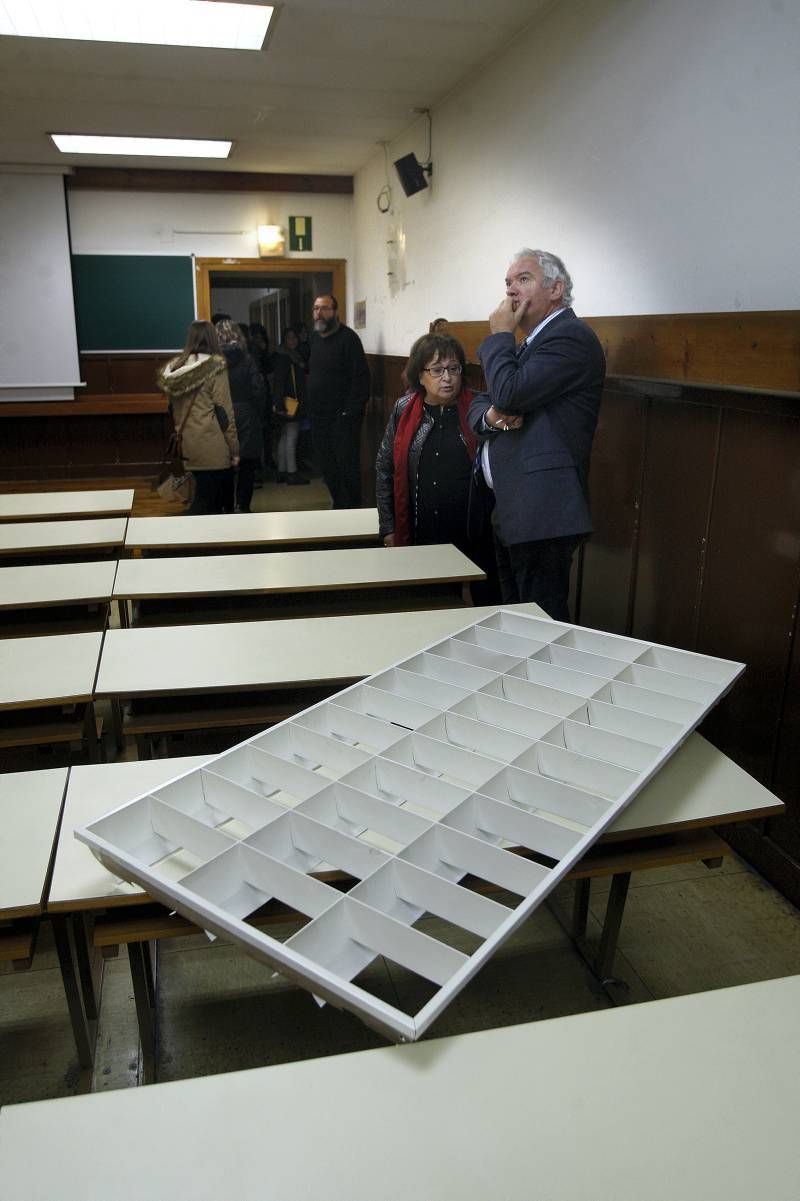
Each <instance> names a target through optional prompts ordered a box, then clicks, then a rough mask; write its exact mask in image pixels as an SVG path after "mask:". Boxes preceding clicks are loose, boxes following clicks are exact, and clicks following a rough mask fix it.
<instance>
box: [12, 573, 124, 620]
mask: <svg viewBox="0 0 800 1201" xmlns="http://www.w3.org/2000/svg"><path fill="white" fill-rule="evenodd" d="M116 570H117V564H116V563H115V562H113V561H112V562H108V561H103V562H100V563H42V564H32V565H31V566H30V567H0V609H28V608H35V607H38V606H40V605H41V606H44V605H65V604H71V603H73V602H74V603H76V604H77V603H81V602H87V603H88V602H90V601H107V600H110V599H111V595H112V592H113V590H114V573H115V572H116Z"/></svg>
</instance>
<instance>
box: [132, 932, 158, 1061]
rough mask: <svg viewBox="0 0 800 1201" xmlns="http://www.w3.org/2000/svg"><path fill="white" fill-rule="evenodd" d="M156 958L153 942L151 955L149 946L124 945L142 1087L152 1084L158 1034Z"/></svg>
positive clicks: (146, 944)
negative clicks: (139, 1048) (141, 1071)
mask: <svg viewBox="0 0 800 1201" xmlns="http://www.w3.org/2000/svg"><path fill="white" fill-rule="evenodd" d="M157 955H158V944H157V943H153V952H152V954H151V950H150V943H148V942H129V943H128V962H129V963H130V968H131V981H132V983H133V996H134V1001H135V1003H136V1021H137V1023H138V1026H139V1040H140V1042H141V1044H142V1066H143V1074H144V1082H145V1084H152V1083H155V1079H156V1052H157V1048H158V1037H157V1034H158V1032H157V1027H156V965H155V962H154V960H155V959H156V957H157Z"/></svg>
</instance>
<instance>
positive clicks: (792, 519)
mask: <svg viewBox="0 0 800 1201" xmlns="http://www.w3.org/2000/svg"><path fill="white" fill-rule="evenodd" d="M798 465H800V414H799V415H798V418H796V419H793V420H792V419H787V418H783V417H778V418H770V417H766V416H764V415H762V414H760V413H748V412H742V411H739V410H735V409H728V410H726V411H725V412H724V415H723V421H722V429H721V437H720V449H719V460H718V466H717V474H716V480H715V483H714V497H713V502H712V510H711V520H710V523H709V532H708V552H707V555H706V558H705V565H704V571H703V578H702V594H701V601H700V620H699V626H698V637H697V649H698V650H701V651H703V652H704V653H706V654H712V655H713V654H718V653H719V650H720V648H721V647H723V646H724V647H725V648H726V654H729V655H730V656H731V657H733V658H737V659H740V660H742V661H744V662H746V663H747V665H748V670H747V672H746V674H745V676H744V677H743V679H742V681H741V682H740V684H739V685H738V686H737V687H736V689H735V690H734V691H733V693H732V694H731V695H730V696H729V697H728V698H726V701H725V702H724V704H723V705H722V706H721V707H720V712H719V713H718V714H715V716H714V719H713V722H712V724H711V726H710V730H711V732H712V733H713V737H714V742H715V744H716V745H718V746H719V747H720V749H721V750H724V751H726V753H732V754H733V755H734V757H735V758H736V760H737V762H739V763H741V765H742V766H743V767H745V768H746V769H747V770H748V771H749V772H751V773H752V774H753V775H755V776H756V777H757V778H758V779H760V780H761V781H762V782H763V783H765V784H768V783H769V782H770V779H771V776H772V772H773V768H774V761H775V754H776V750H777V747H776V737H777V730H778V725H779V722H780V718H781V711H782V708H783V699H784V698H783V689H784V684H785V680H786V673H787V670H788V656H789V651H790V648H791V640H792V635H793V630H794V624H795V606H796V604H797V585H798V554H799V548H800V542H799V541H798V537H799V535H800V493H799V492H798V487H797V485H798V481H800V466H798Z"/></svg>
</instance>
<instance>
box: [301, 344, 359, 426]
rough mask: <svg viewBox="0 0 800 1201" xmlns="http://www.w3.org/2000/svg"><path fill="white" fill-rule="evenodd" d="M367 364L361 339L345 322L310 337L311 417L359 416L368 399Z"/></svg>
mask: <svg viewBox="0 0 800 1201" xmlns="http://www.w3.org/2000/svg"><path fill="white" fill-rule="evenodd" d="M369 389H370V379H369V367H368V366H367V359H366V356H365V354H364V347H363V346H362V345H361V339H360V338H359V336H358V334H356V333H354V332H353V330H351V329H350V328H349V327H348V326H346V325H340V326H339V327H338V329H337V330H336V331H335V332H334V333H332V334H328V335H327V337H324V338H323V337H322V335H321V334H314V335H313V337H312V339H311V358H310V361H309V378H308V391H307V395H308V402H309V408H310V410H311V417H312V419H313V418H318V419H323V420H333V419H334V418H336V417H350V418H354V419H357V420H360V419H361V418H362V417H363V416H364V409H365V407H366V403H367V401H368V399H369Z"/></svg>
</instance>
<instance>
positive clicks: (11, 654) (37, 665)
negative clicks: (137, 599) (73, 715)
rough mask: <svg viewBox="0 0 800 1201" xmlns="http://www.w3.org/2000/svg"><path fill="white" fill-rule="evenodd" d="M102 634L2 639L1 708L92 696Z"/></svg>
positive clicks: (19, 707)
mask: <svg viewBox="0 0 800 1201" xmlns="http://www.w3.org/2000/svg"><path fill="white" fill-rule="evenodd" d="M102 642H103V635H102V633H100V631H93V632H91V633H86V634H51V635H49V636H48V637H44V638H3V639H0V709H27V708H34V707H37V706H42V705H58V704H66V703H67V702H69V701H89V700H91V699H92V695H93V688H94V678H95V674H96V672H97V660H98V659H99V657H100V647H101V645H102Z"/></svg>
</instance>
